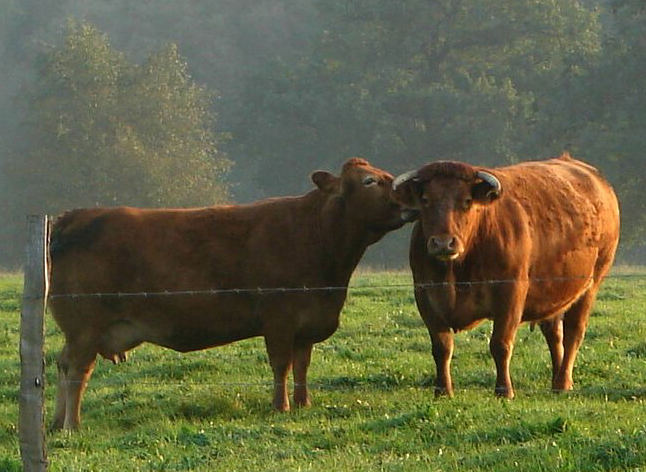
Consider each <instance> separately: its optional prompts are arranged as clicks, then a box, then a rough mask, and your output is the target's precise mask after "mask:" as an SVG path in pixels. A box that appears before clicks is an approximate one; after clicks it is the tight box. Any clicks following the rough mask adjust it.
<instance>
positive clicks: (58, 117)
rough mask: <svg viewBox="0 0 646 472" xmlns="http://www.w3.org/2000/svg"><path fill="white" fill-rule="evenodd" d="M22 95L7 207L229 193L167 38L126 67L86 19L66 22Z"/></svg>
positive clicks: (155, 202)
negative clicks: (24, 102) (11, 201)
mask: <svg viewBox="0 0 646 472" xmlns="http://www.w3.org/2000/svg"><path fill="white" fill-rule="evenodd" d="M27 99H28V103H29V108H28V110H27V120H26V122H25V123H24V127H25V129H26V134H27V135H28V136H30V141H29V144H28V145H26V146H24V148H23V149H21V150H20V152H19V153H16V154H15V155H13V156H12V158H11V159H10V161H9V165H8V166H7V167H6V170H7V173H8V174H9V175H10V176H11V182H13V183H14V184H15V185H14V189H13V194H14V195H15V196H16V197H19V201H20V202H21V203H20V204H19V205H18V207H17V208H16V214H25V213H29V212H37V213H43V212H47V213H58V212H60V211H62V210H65V209H69V208H73V207H81V206H94V205H125V204H127V205H138V206H186V205H204V204H208V205H210V204H215V203H218V202H222V201H224V200H226V199H227V198H228V185H227V184H226V183H225V182H224V176H225V174H226V172H227V170H228V169H229V167H230V161H229V160H228V159H227V157H226V156H225V155H222V154H221V153H220V152H219V146H220V144H221V141H222V139H223V138H226V136H223V135H222V134H216V133H215V132H214V131H213V129H214V125H215V118H214V116H213V115H212V114H211V112H210V111H209V109H210V102H211V100H210V94H209V93H208V92H207V91H206V90H205V89H204V88H202V87H199V86H197V85H196V84H195V83H193V81H192V80H191V77H190V76H189V74H188V71H187V65H186V63H185V62H184V61H182V59H181V58H180V57H179V54H178V51H177V47H176V46H174V45H170V46H168V47H166V48H165V49H163V50H162V51H160V52H158V53H156V54H153V55H152V56H151V57H150V58H149V59H148V60H147V61H146V62H145V64H143V65H142V66H138V65H133V64H131V63H129V62H128V61H127V60H126V58H125V56H124V55H123V54H122V53H120V52H117V51H115V50H113V49H112V48H111V46H110V44H109V42H108V39H107V37H106V36H105V35H103V34H101V33H100V32H98V31H97V30H96V28H95V27H94V26H92V25H90V24H88V23H77V22H74V21H70V23H69V24H68V27H67V31H66V35H65V42H64V45H63V46H62V47H59V48H56V49H54V50H52V51H50V52H49V53H48V54H46V55H45V56H44V57H43V58H42V59H41V66H40V74H39V80H38V81H37V83H36V85H35V86H34V88H33V90H30V91H29V92H28V94H27ZM16 224H17V226H14V227H13V228H10V230H13V233H14V235H13V238H11V239H12V240H13V241H14V242H17V241H18V237H17V234H18V233H19V231H20V230H21V229H22V227H21V226H20V222H16ZM3 262H4V261H3Z"/></svg>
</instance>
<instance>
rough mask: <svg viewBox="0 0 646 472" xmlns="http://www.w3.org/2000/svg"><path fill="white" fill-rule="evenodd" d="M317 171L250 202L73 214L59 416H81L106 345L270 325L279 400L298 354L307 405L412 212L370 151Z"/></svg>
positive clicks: (282, 406) (57, 281) (282, 402)
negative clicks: (310, 380)
mask: <svg viewBox="0 0 646 472" xmlns="http://www.w3.org/2000/svg"><path fill="white" fill-rule="evenodd" d="M312 181H313V182H314V184H316V187H317V188H316V189H314V190H312V191H310V192H309V193H307V194H305V195H303V196H298V197H284V198H273V199H267V200H263V201H260V202H256V203H252V204H247V205H239V206H238V205H236V206H215V207H208V208H195V209H157V210H154V209H145V210H144V209H134V208H95V209H83V210H75V211H71V212H68V213H66V214H64V215H63V216H62V217H61V218H60V219H59V220H58V221H57V222H56V224H55V226H54V229H53V234H52V241H51V249H50V253H51V259H52V274H51V277H52V281H51V293H52V295H51V296H50V307H51V310H52V313H53V316H54V318H55V320H56V321H57V323H58V325H59V326H60V327H61V329H62V331H63V333H64V334H65V341H66V343H65V346H64V348H63V351H62V352H61V355H60V358H59V363H58V365H59V381H58V398H57V406H56V413H55V417H54V423H53V427H54V428H55V429H57V428H69V429H72V428H76V427H77V426H78V425H79V422H80V403H81V397H82V395H83V391H84V389H85V387H86V384H87V382H88V379H89V377H90V375H91V373H92V370H93V368H94V365H95V361H96V355H97V354H100V355H101V356H103V357H104V358H106V359H110V360H112V361H114V362H115V363H117V362H119V361H120V360H125V354H126V352H127V351H128V350H130V349H132V348H134V347H135V346H137V345H139V344H141V343H143V342H150V343H154V344H157V345H160V346H164V347H168V348H171V349H174V350H177V351H181V352H186V351H193V350H198V349H205V348H209V347H213V346H219V345H223V344H227V343H231V342H233V341H237V340H240V339H245V338H250V337H253V336H264V338H265V343H266V347H267V352H268V356H269V362H270V364H271V367H272V369H273V373H274V385H275V388H274V398H273V406H274V407H275V408H276V409H278V410H281V411H286V410H289V407H290V405H289V399H288V395H287V376H288V374H289V371H290V370H291V369H292V366H293V369H294V403H295V404H296V405H297V406H307V405H309V403H310V400H309V395H308V391H307V386H306V374H307V369H308V366H309V363H310V356H311V351H312V345H313V344H314V343H317V342H320V341H323V340H325V339H327V338H328V337H329V336H331V335H332V333H334V331H335V330H336V329H337V326H338V323H339V314H340V311H341V308H342V306H343V303H344V301H345V297H346V292H347V284H348V281H349V279H350V276H351V274H352V272H353V270H354V269H355V267H356V265H357V264H358V262H359V260H360V258H361V256H362V255H363V253H364V251H365V249H366V248H367V247H368V246H369V245H370V244H373V243H375V242H377V241H378V240H379V239H380V238H381V237H382V236H384V235H385V234H386V233H387V232H388V231H391V230H395V229H397V228H400V227H401V226H402V225H403V224H404V223H405V222H406V221H409V220H410V219H413V218H414V216H415V212H411V211H406V210H404V209H403V208H402V207H401V205H400V204H399V203H397V202H396V201H394V200H393V199H392V176H391V175H390V174H388V173H386V172H384V171H382V170H380V169H377V168H375V167H372V166H371V165H370V164H369V163H368V162H367V161H365V160H363V159H360V158H352V159H350V160H348V161H347V162H346V163H345V165H344V166H343V170H342V173H341V175H340V176H339V177H337V176H334V175H333V174H331V173H329V172H325V171H317V172H314V173H313V174H312ZM323 287H332V288H331V289H322V288H323ZM257 288H261V289H262V291H257V290H256V289H257ZM239 289H242V290H239ZM273 289H276V290H273ZM281 289H287V290H281ZM290 289H293V290H290ZM165 291H169V292H186V293H183V294H182V293H179V294H166V293H164V292H165ZM141 292H146V293H148V294H149V295H148V296H146V297H144V296H139V295H137V293H141ZM189 292H192V293H189ZM196 292H197V293H196ZM66 294H67V295H70V294H74V295H76V296H74V297H70V296H66ZM90 294H103V295H90ZM109 294H120V295H119V296H114V295H109ZM84 295H85V296H84Z"/></svg>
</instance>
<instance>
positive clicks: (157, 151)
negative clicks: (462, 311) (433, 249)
mask: <svg viewBox="0 0 646 472" xmlns="http://www.w3.org/2000/svg"><path fill="white" fill-rule="evenodd" d="M0 4H1V5H2V6H4V7H6V8H4V11H5V12H6V13H5V15H4V16H3V20H2V23H1V24H2V25H3V27H4V29H0V39H2V41H0V56H1V57H0V60H2V61H3V65H4V64H6V65H7V67H5V68H3V78H4V74H6V80H4V81H3V84H4V85H5V86H4V89H3V90H0V104H2V105H3V106H4V108H6V109H7V110H9V112H7V113H0V123H1V124H2V125H3V126H2V127H0V139H1V140H2V144H3V148H4V149H6V150H7V152H5V153H4V154H2V155H0V161H3V162H0V169H2V170H3V172H4V173H2V172H0V192H2V193H3V194H4V195H5V200H7V201H10V202H11V203H10V205H9V208H10V209H11V212H12V213H11V215H22V214H23V213H24V212H25V211H26V209H28V207H29V208H33V209H34V211H36V210H38V211H43V209H46V210H47V211H49V208H52V207H53V206H55V205H54V203H56V202H57V203H56V204H60V206H63V205H64V204H66V202H64V201H63V200H64V199H65V198H67V196H68V195H69V196H71V195H79V196H81V195H83V199H82V200H81V201H78V200H75V199H73V198H70V199H69V200H68V201H67V203H69V206H78V205H80V204H84V205H85V204H97V203H98V204H113V203H120V202H126V201H128V202H133V203H136V204H139V205H159V204H169V205H171V204H172V205H183V204H192V203H199V202H205V203H206V202H212V201H220V200H221V199H222V197H223V196H224V195H225V193H224V192H222V193H219V192H220V191H219V190H216V189H215V188H212V187H211V185H213V183H217V184H218V185H216V187H218V188H220V189H222V190H226V188H221V187H220V186H219V184H221V183H222V182H223V179H222V177H223V173H224V172H225V171H226V169H227V168H228V165H229V164H228V161H227V160H226V157H225V156H224V155H223V154H226V155H227V156H230V158H231V160H232V161H233V162H235V164H236V165H235V166H233V167H232V169H231V171H230V172H229V173H228V174H227V176H228V180H229V181H230V182H231V185H232V187H231V188H232V194H233V196H234V198H235V199H236V200H238V201H249V200H253V199H257V198H261V197H265V196H272V195H281V194H293V193H300V192H303V191H306V190H307V189H308V188H309V187H310V182H309V180H308V179H307V175H308V174H309V173H310V172H312V171H313V170H315V169H317V168H328V169H334V168H337V167H338V165H339V164H340V163H341V162H342V161H343V160H344V159H346V158H347V157H350V156H353V155H362V156H365V157H367V158H369V159H370V160H371V161H373V162H375V163H376V164H377V165H380V166H382V167H384V168H386V169H388V170H390V171H392V172H393V173H396V172H399V171H404V170H408V169H409V168H412V167H417V166H418V165H420V164H421V163H424V162H427V161H429V160H433V159H460V160H466V161H469V162H473V163H478V164H485V165H502V164H506V163H510V162H517V161H521V160H527V159H535V158H543V157H548V156H553V155H557V154H559V153H560V152H562V151H563V150H569V151H570V152H571V153H572V154H573V155H574V156H577V157H580V158H582V159H585V160H587V161H589V162H591V163H592V164H594V165H596V166H598V167H600V168H601V169H602V171H603V172H604V174H605V175H607V176H608V178H609V179H610V181H611V183H613V185H614V186H615V188H616V189H617V190H618V192H619V194H620V200H621V203H622V214H623V235H622V241H623V244H622V247H624V248H627V247H629V246H630V245H631V244H633V245H639V244H640V241H641V240H642V239H643V235H644V232H645V231H644V228H646V216H645V215H646V211H645V210H646V208H645V205H644V203H643V199H642V198H641V196H640V192H639V190H640V187H641V186H642V182H643V175H644V173H645V172H644V171H645V170H646V169H645V167H646V160H644V159H643V157H642V149H644V144H646V143H644V139H646V138H645V137H644V136H645V135H644V133H643V130H642V128H643V125H642V123H644V121H645V119H646V117H644V116H643V115H644V113H645V112H644V110H646V106H644V104H645V102H646V88H644V87H643V85H642V84H643V77H644V75H645V72H646V54H645V52H644V51H646V47H644V46H645V45H646V40H645V39H644V38H646V22H645V21H644V18H645V17H646V11H645V9H646V7H645V4H644V2H643V1H642V0H562V1H554V0H514V1H512V0H436V1H433V2H428V1H423V0H406V1H401V2H392V1H387V0H326V1H322V0H309V1H296V0H216V1H215V2H213V1H208V2H207V1H206V0H197V1H193V2H189V3H186V2H184V3H182V2H171V1H168V0H154V1H151V2H131V1H128V0H113V1H111V2H100V1H98V0H90V1H87V0H83V1H81V0H61V1H60V2H56V4H55V5H54V4H51V5H50V4H49V3H48V4H46V5H45V4H44V5H42V6H39V5H40V4H38V5H37V4H36V2H35V0H23V1H20V2H18V1H15V0H0ZM69 15H72V16H75V17H78V18H87V19H88V20H89V21H91V22H92V23H95V24H97V25H98V27H99V28H101V30H102V31H106V32H107V33H108V34H109V35H110V36H109V37H110V43H113V44H116V45H118V46H119V49H120V50H123V51H126V52H127V56H126V55H124V54H121V53H119V52H117V51H116V50H115V49H113V48H112V46H111V45H110V43H109V42H108V39H107V36H104V35H101V34H99V33H98V31H97V30H96V29H94V30H93V29H92V28H91V27H90V31H92V30H93V31H92V34H90V33H89V32H88V33H87V37H85V39H83V41H86V45H85V46H84V47H86V48H87V51H86V53H83V52H82V50H81V49H79V48H81V42H82V41H81V37H82V36H83V34H82V32H83V28H85V27H89V25H88V24H86V23H81V24H76V25H75V26H74V32H75V33H74V34H76V35H77V38H76V39H77V41H78V43H79V44H77V46H76V48H77V50H76V52H74V51H72V50H67V48H68V46H65V47H63V48H58V49H57V50H58V51H59V52H58V54H59V55H60V57H58V59H57V61H58V63H57V64H58V65H57V67H59V69H60V70H58V69H55V68H53V65H54V63H55V62H56V61H55V60H54V57H53V56H52V54H53V53H52V52H51V51H50V52H48V54H46V56H45V57H46V58H47V60H36V55H35V52H36V51H39V50H42V49H43V45H44V44H48V43H52V42H53V43H57V40H56V36H55V34H54V32H55V31H56V30H57V29H58V28H60V25H62V24H64V19H65V16H69ZM69 36H70V35H69V34H68V42H69ZM168 43H171V44H177V45H178V46H177V47H174V46H164V45H165V44H168ZM178 48H179V49H180V50H181V51H182V54H183V56H185V57H186V61H187V63H188V64H190V69H191V71H192V73H193V75H194V76H195V77H196V78H197V79H198V80H199V81H200V82H202V83H205V84H207V86H208V87H209V89H210V90H215V89H216V88H217V90H218V93H217V94H216V95H214V97H207V93H206V91H205V90H204V89H202V88H200V87H197V86H195V84H194V83H193V82H192V80H191V78H190V77H189V76H188V73H187V64H186V63H184V61H183V60H182V59H181V58H179V56H178V53H177V49H178ZM62 51H66V52H65V53H63V52H62ZM151 51H153V52H152V53H151ZM75 54H76V56H75ZM83 54H86V56H87V57H85V56H84V55H83ZM128 57H134V58H135V59H136V61H137V62H138V63H140V64H141V65H133V64H132V63H131V62H130V61H129V60H128V59H127V58H128ZM86 59H87V61H86V62H83V61H84V60H86ZM82 64H83V65H82ZM65 67H67V69H66V70H67V71H68V74H69V75H70V76H69V77H68V78H67V79H65V80H67V82H66V81H65V80H63V78H62V76H58V75H57V74H58V73H59V72H61V73H62V72H63V69H64V68H65ZM93 68H94V72H93ZM4 71H7V72H6V73H5V72H4ZM93 73H97V74H99V76H100V78H97V79H96V80H94V79H92V80H91V78H92V77H93V75H92V74H93ZM33 77H36V80H37V82H36V83H35V84H34V87H29V86H30V84H32V83H33V82H32V81H31V78H33ZM84 81H85V82H84ZM21 84H26V86H28V88H29V90H31V91H32V93H33V94H34V95H33V96H32V97H31V99H30V101H29V102H28V103H29V104H31V105H33V106H31V107H30V108H29V109H30V110H31V112H30V113H29V115H28V116H27V118H28V123H29V126H22V127H20V128H17V127H16V123H17V122H19V120H18V119H20V118H21V117H22V115H21V113H20V108H19V107H18V106H17V104H20V103H22V102H25V100H24V99H23V98H22V97H24V95H20V94H18V93H17V91H18V89H19V87H20V86H21ZM23 86H25V85H23ZM72 86H74V87H76V88H77V89H75V90H76V91H74V90H73V89H72V88H71V87H72ZM16 97H19V98H16ZM87 97H94V98H95V101H96V103H100V104H101V106H100V107H94V108H93V107H92V106H91V104H92V101H91V100H89V99H87ZM211 98H215V99H214V100H211ZM12 99H13V101H12ZM65 100H68V101H70V102H69V106H66V105H63V103H64V101H65ZM215 114H217V117H218V119H217V123H216V121H215V120H214V119H213V117H214V116H215ZM70 120H71V121H70ZM74 120H78V121H79V123H80V125H79V126H78V127H72V126H70V123H71V122H74ZM197 123H199V124H197ZM216 124H217V129H218V131H220V130H222V131H225V132H226V133H227V134H228V135H230V137H231V139H223V137H224V135H223V134H222V133H216V132H215V125H216ZM83 136H85V137H86V139H84V138H83ZM64 148H68V149H72V150H73V152H66V153H64V154H65V156H64V160H60V159H62V158H61V156H62V154H63V152H62V149H64ZM7 156H10V157H11V159H8V158H7ZM18 156H19V158H18ZM88 156H90V157H88ZM57 159H58V160H57ZM56 162H59V163H60V165H61V166H63V164H64V167H65V168H70V169H73V171H74V174H73V175H75V176H77V177H81V178H75V179H74V182H73V183H69V184H64V182H63V180H64V178H63V176H65V173H64V172H62V171H61V169H63V167H61V168H57V167H56V166H55V163H56ZM36 163H40V164H39V165H36ZM3 164H4V167H2V166H3ZM34 168H37V169H40V171H37V177H38V178H36V177H35V176H33V175H32V177H33V178H31V180H28V181H23V180H21V179H19V178H17V177H15V176H16V175H24V174H25V173H29V174H30V175H31V173H33V172H36V171H34ZM114 168H117V169H120V173H118V174H111V173H110V171H109V169H114ZM27 169H29V172H27ZM196 169H199V170H196ZM191 170H196V171H195V172H193V173H192V174H191V172H192V171H191ZM16 172H22V174H16ZM38 172H39V173H38ZM189 174H190V175H189ZM168 176H172V178H169V177H168ZM3 179H4V180H5V181H8V182H9V183H14V184H17V185H12V186H7V185H5V186H2V180H3ZM117 184H120V185H121V186H118V185H117ZM61 186H63V187H61ZM61 188H65V189H66V191H65V192H62V191H61V190H60V189H61ZM16 189H17V190H16ZM3 190H4V191H3ZM47 192H49V193H50V194H53V195H54V196H55V198H54V199H53V200H51V201H50V200H49V199H46V198H44V197H42V196H43V195H45V194H46V193H47ZM74 192H76V193H74ZM39 195H40V196H39ZM75 202H76V203H75ZM81 202H82V203H81ZM2 231H6V229H4V228H0V233H1V232H2ZM4 239H5V238H4V236H2V234H0V241H3V240H4ZM642 245H643V244H642ZM382 246H383V245H382ZM383 247H387V246H383ZM384 251H385V252H388V251H386V250H384ZM0 252H1V251H0ZM392 252H393V253H395V252H397V255H396V257H398V258H399V260H403V259H405V249H403V244H402V245H401V246H399V247H398V248H397V249H393V250H392ZM402 254H404V256H402ZM0 259H1V258H0ZM1 262H2V261H0V263H1Z"/></svg>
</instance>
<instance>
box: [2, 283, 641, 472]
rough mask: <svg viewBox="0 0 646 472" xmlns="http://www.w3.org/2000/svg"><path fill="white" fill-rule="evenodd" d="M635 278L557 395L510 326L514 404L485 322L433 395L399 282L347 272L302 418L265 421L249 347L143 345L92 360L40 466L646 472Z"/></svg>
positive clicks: (51, 361)
mask: <svg viewBox="0 0 646 472" xmlns="http://www.w3.org/2000/svg"><path fill="white" fill-rule="evenodd" d="M635 273H636V272H635V271H630V272H628V273H627V272H622V273H621V272H620V274H621V276H620V277H616V278H611V279H608V280H607V281H606V283H605V285H604V288H603V290H602V292H601V294H600V297H599V300H598V302H597V304H596V307H595V309H594V313H593V316H592V319H591V321H590V326H589V329H588V333H587V336H586V340H585V342H584V345H583V347H582V349H581V352H580V355H579V357H578V359H577V364H576V367H575V382H576V385H575V390H574V391H573V392H572V393H570V394H566V395H554V394H552V393H551V392H550V391H549V378H550V367H549V354H548V352H547V347H546V346H545V343H544V341H543V338H542V336H541V334H540V332H539V330H538V329H537V330H535V331H534V332H531V331H530V330H529V328H528V326H523V327H521V329H520V331H519V333H518V337H517V344H516V349H515V353H514V358H513V361H512V376H513V379H514V385H515V387H516V391H517V398H516V399H515V400H512V401H506V400H500V399H497V398H495V397H494V395H493V385H494V365H493V361H492V360H491V358H490V356H489V354H488V346H487V342H488V338H489V335H490V332H491V323H483V324H482V325H480V326H479V327H478V328H476V329H474V330H472V331H468V332H465V333H460V334H458V335H457V336H456V350H455V359H454V361H453V375H454V381H455V383H456V396H455V398H453V399H450V400H449V399H439V400H436V399H434V398H433V392H432V389H431V388H429V384H430V381H431V379H432V374H433V372H434V366H433V362H432V358H431V354H430V342H429V340H428V335H427V333H426V330H425V328H424V327H423V324H422V322H421V320H420V318H419V315H418V313H417V310H416V308H415V305H414V300H413V296H412V290H411V288H410V276H409V275H408V273H406V272H402V273H360V274H358V275H357V276H356V277H355V278H354V280H353V285H354V286H357V287H358V288H355V289H353V290H351V292H350V295H349V297H348V301H347V303H346V306H345V308H344V312H343V314H342V319H341V326H340V328H339V330H338V331H337V332H336V334H335V335H334V336H332V337H331V338H330V339H328V340H327V341H326V342H324V343H321V344H318V345H317V346H316V347H315V350H314V356H313V360H312V367H311V369H310V382H311V386H312V397H313V398H312V400H313V406H312V408H309V409H306V410H298V411H292V412H290V413H287V414H278V413H275V412H273V411H272V410H271V408H270V397H271V383H272V377H271V372H270V369H269V366H268V364H267V360H266V354H265V350H264V344H263V342H262V340H261V339H260V338H258V339H251V340H246V341H243V342H239V343H236V344H232V345H229V346H225V347H221V348H216V349H211V350H207V351H199V352H195V353H189V354H179V353H176V352H173V351H170V350H165V349H162V348H158V347H155V346H150V345H144V346H141V347H139V348H137V349H135V350H134V351H133V352H132V353H131V356H130V359H129V360H128V362H126V363H125V364H122V365H119V366H113V365H112V364H111V363H109V362H106V361H103V360H100V361H99V362H98V366H97V369H96V371H95V374H94V376H93V378H92V380H91V382H90V386H89V388H88V391H87V393H86V396H85V401H84V404H83V421H84V422H83V426H82V429H81V431H79V432H78V433H75V434H69V433H66V432H57V433H52V434H48V436H47V447H48V451H47V453H48V458H49V461H50V470H52V471H66V472H71V471H120V472H125V471H135V470H141V471H186V470H195V471H218V470H223V471H247V470H249V471H261V470H262V471H273V470H276V471H278V470H281V471H287V470H288V471H292V470H293V471H297V470H301V471H332V470H333V471H345V470H347V471H379V470H383V471H416V470H419V471H444V472H446V471H465V470H473V471H508V470H520V471H554V470H563V471H582V470H586V471H618V470H627V471H646V405H645V403H646V276H637V275H635ZM21 284H22V281H21V277H20V276H18V275H4V276H0V337H1V338H2V342H0V370H1V372H2V375H1V377H0V378H1V380H0V397H1V398H0V471H5V470H7V471H14V470H15V471H18V470H21V469H22V466H21V461H20V456H19V446H18V437H17V417H18V406H17V402H18V387H17V386H18V383H19V359H18V337H19V310H20V299H19V297H20V291H21ZM375 285H376V286H379V287H380V288H372V287H371V286H375ZM387 285H397V286H398V287H396V288H387V287H385V286H387ZM46 333H47V334H46V335H47V342H46V356H47V388H46V396H47V405H46V408H47V413H48V418H49V416H50V415H51V413H52V411H53V399H54V394H55V387H54V383H55V378H56V369H55V358H56V355H57V353H58V351H59V350H60V348H61V345H62V338H61V335H60V332H59V331H58V329H57V328H56V326H55V324H54V322H53V321H52V319H51V318H50V317H48V318H47V320H46Z"/></svg>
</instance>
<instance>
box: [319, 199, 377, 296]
mask: <svg viewBox="0 0 646 472" xmlns="http://www.w3.org/2000/svg"><path fill="white" fill-rule="evenodd" d="M318 215H319V217H318V225H317V226H318V227H317V229H316V231H317V233H318V236H319V241H320V244H321V246H322V249H323V251H322V252H321V254H322V255H323V259H322V261H321V262H322V265H323V267H324V268H325V271H324V272H325V277H326V279H328V282H329V283H335V284H341V285H344V286H345V285H347V284H348V282H349V280H350V277H351V276H352V272H353V271H354V269H355V268H356V266H357V264H358V263H359V261H360V260H361V257H362V256H363V253H364V252H365V250H366V248H367V247H368V245H369V244H368V243H367V242H366V241H367V237H366V234H365V233H366V230H365V229H363V228H360V227H357V226H356V222H354V221H352V220H351V219H350V218H349V217H348V215H347V212H346V209H345V202H344V200H343V198H342V197H339V196H331V197H329V198H327V199H324V200H323V202H322V204H321V209H320V212H319V214H318Z"/></svg>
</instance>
